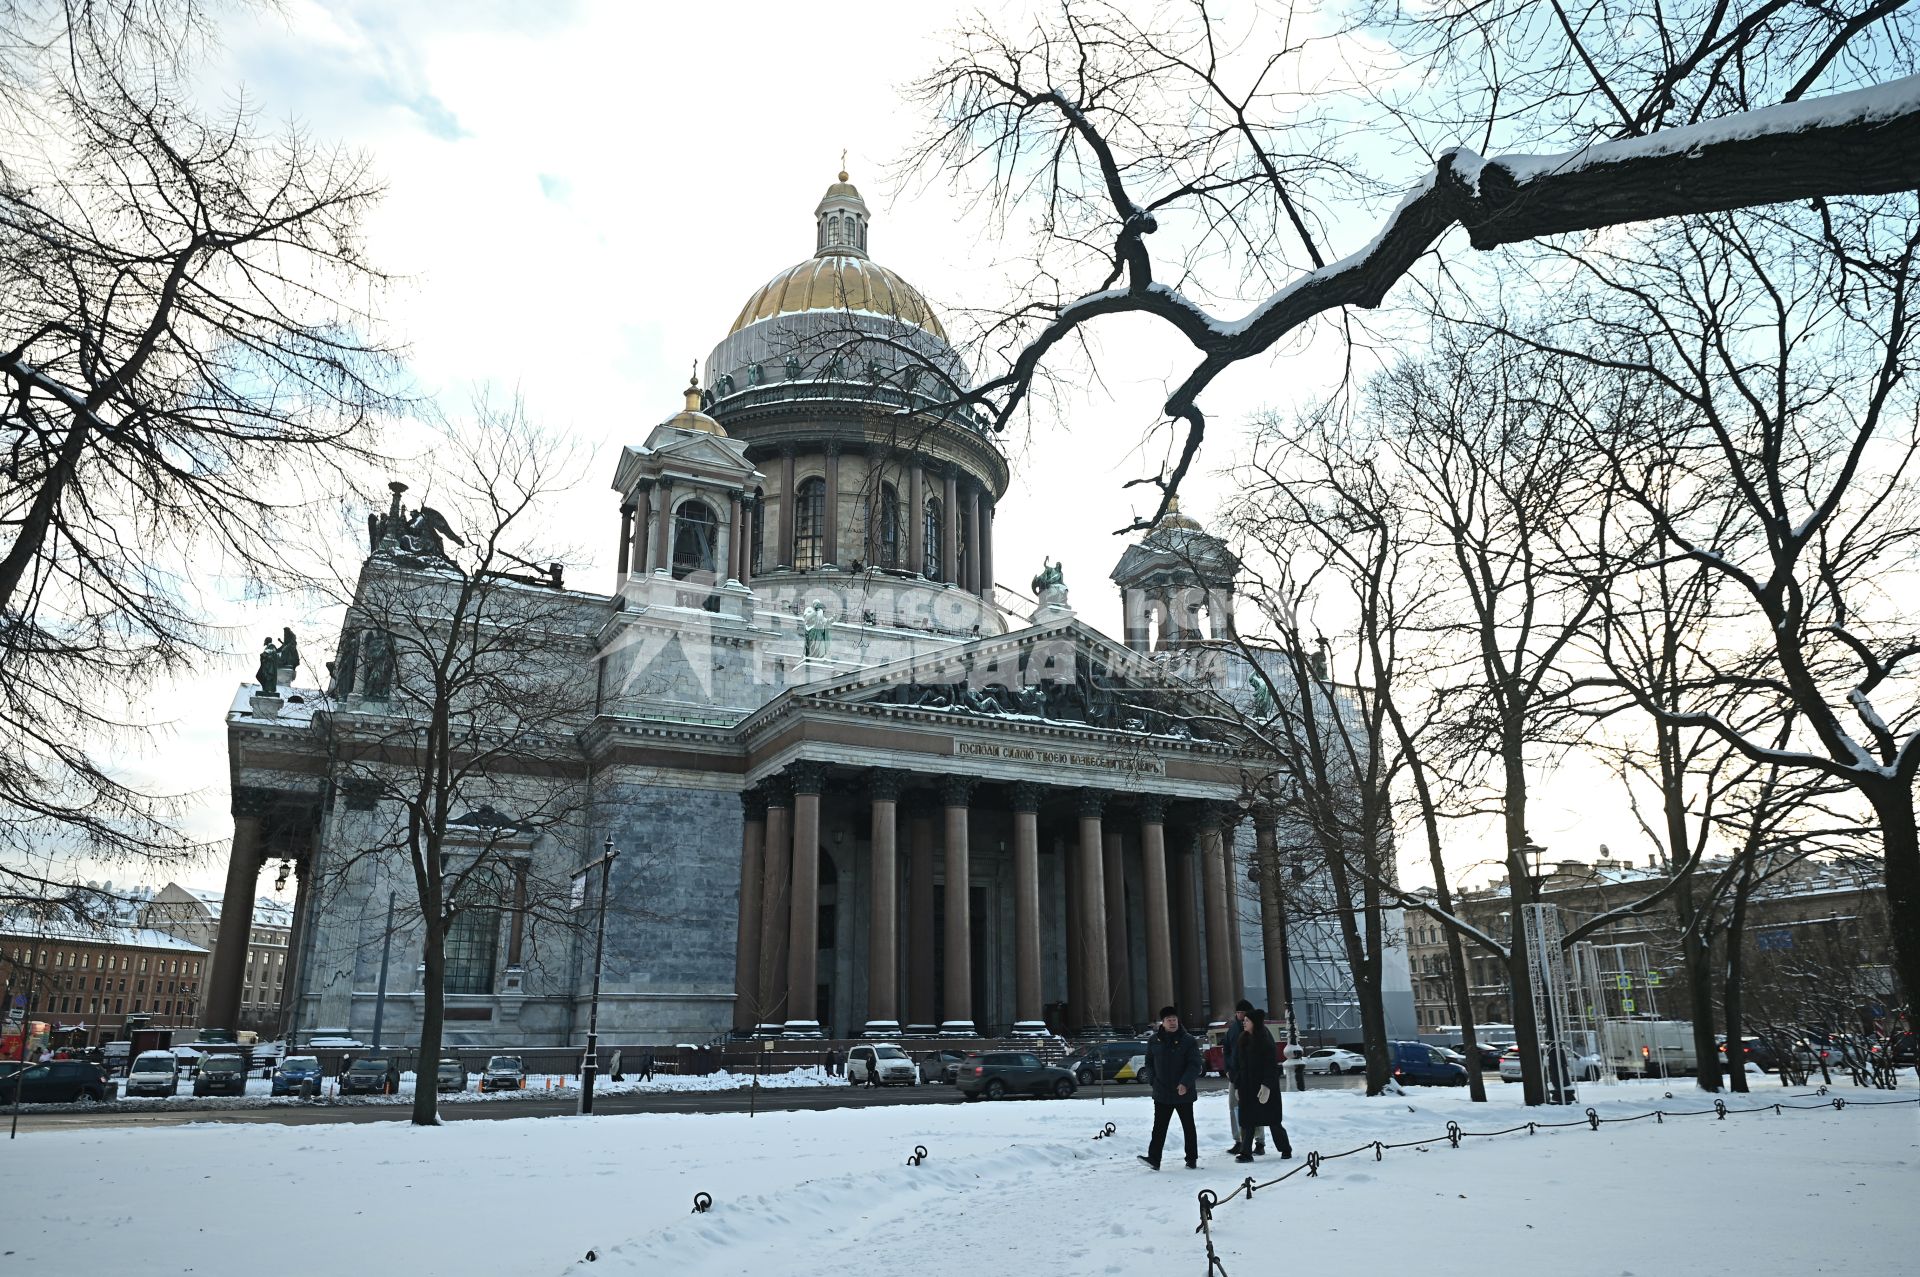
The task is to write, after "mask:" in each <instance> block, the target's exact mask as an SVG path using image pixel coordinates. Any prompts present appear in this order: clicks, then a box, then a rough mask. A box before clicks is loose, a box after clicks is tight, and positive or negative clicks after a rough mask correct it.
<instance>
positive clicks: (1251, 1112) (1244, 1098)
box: [1229, 1008, 1293, 1162]
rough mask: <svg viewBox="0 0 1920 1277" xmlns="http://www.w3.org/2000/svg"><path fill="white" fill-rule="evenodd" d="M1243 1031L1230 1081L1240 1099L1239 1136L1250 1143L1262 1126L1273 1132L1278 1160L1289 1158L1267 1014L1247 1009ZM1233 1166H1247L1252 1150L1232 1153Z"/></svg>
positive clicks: (1290, 1152) (1277, 1067) (1290, 1143)
mask: <svg viewBox="0 0 1920 1277" xmlns="http://www.w3.org/2000/svg"><path fill="white" fill-rule="evenodd" d="M1241 1014H1242V1015H1243V1016H1244V1017H1245V1019H1246V1025H1247V1027H1246V1031H1245V1032H1244V1033H1243V1034H1242V1035H1241V1037H1240V1051H1239V1054H1238V1055H1236V1056H1235V1057H1234V1063H1233V1070H1232V1073H1231V1076H1230V1079H1229V1080H1230V1081H1231V1082H1232V1085H1233V1090H1234V1093H1235V1094H1236V1095H1238V1096H1239V1098H1240V1132H1241V1138H1242V1140H1243V1141H1251V1140H1252V1139H1253V1138H1254V1134H1255V1132H1257V1131H1258V1130H1259V1129H1260V1128H1261V1127H1263V1126H1265V1127H1268V1128H1270V1129H1271V1130H1272V1131H1273V1142H1274V1146H1275V1147H1276V1148H1278V1149H1279V1150H1280V1156H1282V1157H1292V1156H1293V1141H1291V1140H1289V1139H1288V1138H1287V1128H1286V1126H1285V1124H1284V1123H1283V1121H1282V1114H1283V1111H1284V1110H1283V1109H1282V1107H1281V1105H1282V1103H1283V1101H1282V1100H1281V1098H1280V1062H1279V1060H1278V1059H1276V1058H1275V1056H1274V1049H1273V1035H1272V1034H1271V1033H1268V1032H1267V1013H1266V1012H1265V1011H1260V1010H1256V1009H1252V1008H1249V1009H1248V1010H1247V1011H1245V1012H1242V1013H1241ZM1234 1160H1235V1161H1237V1162H1251V1161H1252V1160H1253V1150H1252V1149H1251V1148H1250V1147H1248V1144H1247V1143H1244V1142H1243V1143H1242V1144H1241V1145H1240V1147H1239V1148H1238V1149H1237V1150H1236V1151H1235V1153H1234Z"/></svg>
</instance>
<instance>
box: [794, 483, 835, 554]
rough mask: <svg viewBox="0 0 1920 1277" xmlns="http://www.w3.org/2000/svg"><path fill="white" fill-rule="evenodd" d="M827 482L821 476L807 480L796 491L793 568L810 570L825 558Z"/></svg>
mask: <svg viewBox="0 0 1920 1277" xmlns="http://www.w3.org/2000/svg"><path fill="white" fill-rule="evenodd" d="M826 551H827V483H826V480H824V479H821V478H817V477H816V478H812V479H807V480H804V481H803V482H802V483H801V484H800V486H799V488H798V489H796V490H795V492H794V502H793V568H794V571H796V572H810V571H812V570H813V569H814V568H817V567H819V566H820V565H821V564H822V563H823V562H825V561H826V557H825V556H826Z"/></svg>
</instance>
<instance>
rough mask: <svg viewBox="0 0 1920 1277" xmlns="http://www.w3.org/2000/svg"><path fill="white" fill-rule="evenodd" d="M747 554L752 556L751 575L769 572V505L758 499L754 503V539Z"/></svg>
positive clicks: (748, 564)
mask: <svg viewBox="0 0 1920 1277" xmlns="http://www.w3.org/2000/svg"><path fill="white" fill-rule="evenodd" d="M747 553H748V554H749V555H751V556H752V558H751V559H750V560H749V561H748V563H747V571H748V573H749V574H751V575H753V576H759V575H760V574H761V573H763V572H765V571H766V570H767V569H766V558H767V503H766V502H765V501H762V500H760V499H759V498H757V497H756V498H755V499H754V502H753V537H752V539H751V540H750V541H749V543H748V545H747Z"/></svg>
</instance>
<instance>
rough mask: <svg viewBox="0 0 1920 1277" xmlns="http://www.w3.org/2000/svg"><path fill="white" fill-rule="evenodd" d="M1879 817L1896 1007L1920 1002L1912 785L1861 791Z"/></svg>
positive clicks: (1918, 867) (1918, 870) (1919, 876)
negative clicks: (1864, 793)
mask: <svg viewBox="0 0 1920 1277" xmlns="http://www.w3.org/2000/svg"><path fill="white" fill-rule="evenodd" d="M1861 788H1862V789H1863V790H1865V792H1866V797H1867V801H1868V802H1870V803H1872V804H1873V810H1874V814H1875V815H1876V816H1878V817H1879V818H1880V838H1881V873H1882V876H1883V877H1884V879H1885V881H1886V887H1887V931H1888V933H1889V934H1890V935H1891V936H1892V938H1893V974H1894V981H1895V983H1896V985H1897V987H1896V988H1895V989H1894V998H1893V1000H1894V1002H1895V1003H1897V1004H1903V1005H1906V1006H1912V1005H1913V1004H1914V1002H1915V1000H1916V999H1920V830H1916V828H1915V822H1914V812H1913V782H1912V781H1911V780H1907V781H1900V780H1897V779H1888V780H1884V781H1882V780H1876V781H1875V782H1874V783H1873V784H1872V785H1871V786H1867V785H1863V786H1861Z"/></svg>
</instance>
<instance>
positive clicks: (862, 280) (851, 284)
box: [727, 256, 947, 341]
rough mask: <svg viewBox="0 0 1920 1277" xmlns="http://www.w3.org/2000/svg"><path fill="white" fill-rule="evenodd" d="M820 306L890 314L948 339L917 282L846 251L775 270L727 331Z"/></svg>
mask: <svg viewBox="0 0 1920 1277" xmlns="http://www.w3.org/2000/svg"><path fill="white" fill-rule="evenodd" d="M814 310H822V311H834V310H842V311H845V310H853V311H866V312H869V313H872V314H876V315H885V316H887V317H888V318H890V319H897V320H899V321H900V322H901V323H903V324H912V325H913V326H914V327H915V328H921V329H924V330H926V331H927V332H929V333H932V334H933V335H934V336H935V337H938V338H939V339H940V340H941V341H945V340H946V339H947V330H946V329H944V328H942V327H941V326H940V318H939V316H937V315H935V314H934V313H933V307H932V306H929V305H928V304H927V299H926V298H925V297H922V296H921V295H920V291H919V290H918V289H916V288H915V287H914V286H913V285H911V284H909V283H908V282H907V281H906V280H904V279H901V278H900V277H899V276H898V275H896V274H894V273H893V272H892V271H890V270H888V269H887V268H886V267H884V266H881V265H878V264H877V263H874V262H871V261H868V260H867V259H865V258H862V257H842V256H819V257H809V258H808V259H807V260H806V261H804V262H801V263H800V264H799V265H798V266H794V267H790V268H788V269H787V270H783V271H781V272H780V273H779V274H778V275H775V276H774V277H773V278H772V279H770V280H768V281H767V282H766V283H765V284H763V285H761V287H760V290H759V291H758V292H756V293H754V295H753V296H752V297H749V298H748V299H747V304H746V305H745V306H744V307H742V308H741V310H740V317H739V318H738V319H736V320H734V321H733V327H732V328H729V329H728V330H727V333H728V335H729V336H731V335H732V334H734V333H737V332H739V331H740V330H741V329H742V328H745V327H746V326H747V325H748V324H754V323H758V322H759V321H760V320H763V319H771V318H773V316H775V315H792V314H799V313H801V312H803V311H814Z"/></svg>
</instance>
